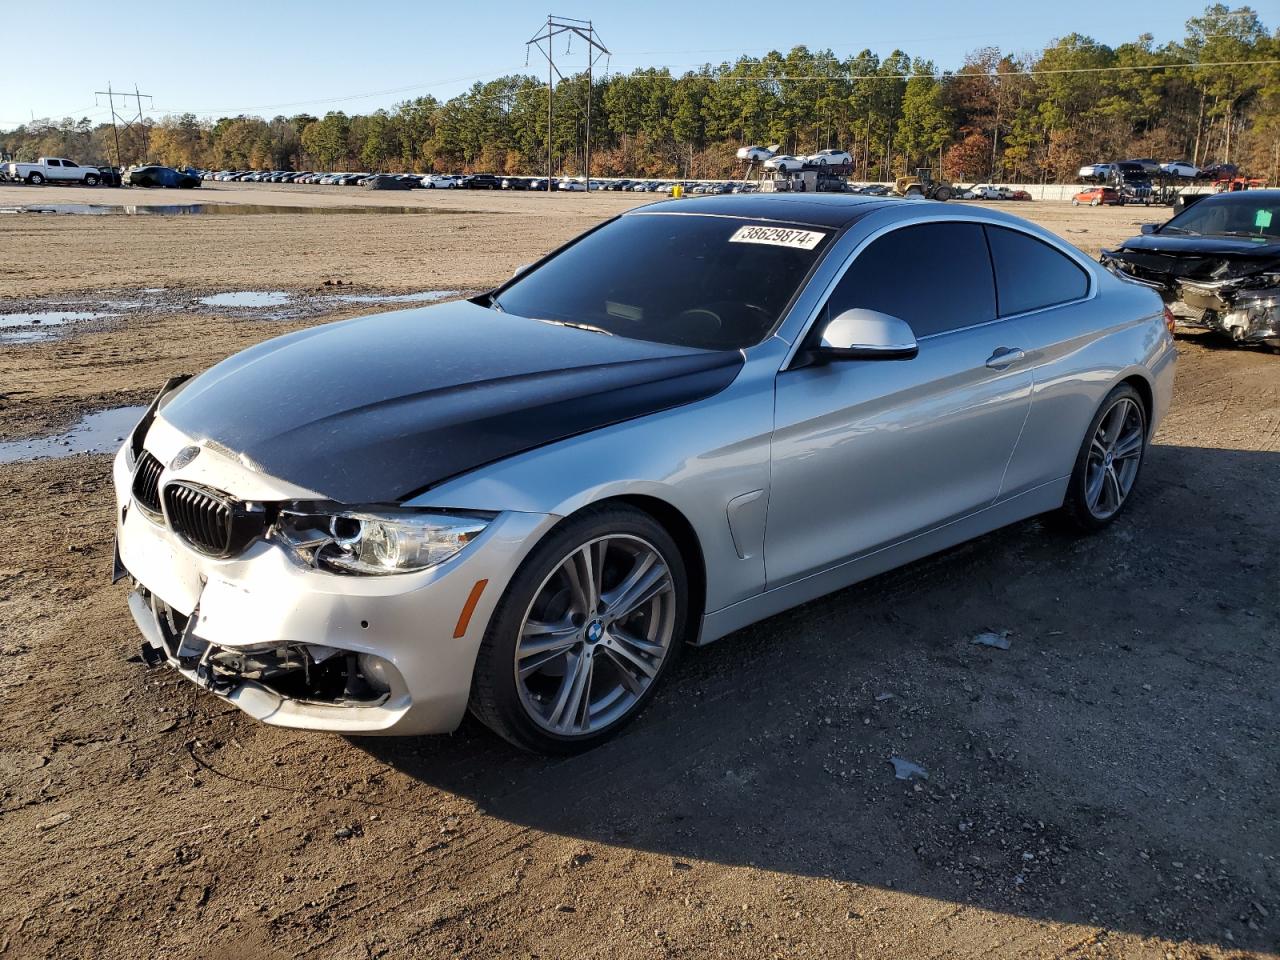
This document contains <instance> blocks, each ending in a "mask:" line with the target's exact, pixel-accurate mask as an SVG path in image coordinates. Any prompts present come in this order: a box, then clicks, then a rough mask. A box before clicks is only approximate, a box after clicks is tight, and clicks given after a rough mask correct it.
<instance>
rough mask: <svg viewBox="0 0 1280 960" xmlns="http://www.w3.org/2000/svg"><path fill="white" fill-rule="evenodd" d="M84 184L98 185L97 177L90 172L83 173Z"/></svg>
mask: <svg viewBox="0 0 1280 960" xmlns="http://www.w3.org/2000/svg"><path fill="white" fill-rule="evenodd" d="M84 185H85V186H86V187H96V186H97V185H98V178H97V177H96V176H94V175H93V174H92V173H89V174H85V178H84Z"/></svg>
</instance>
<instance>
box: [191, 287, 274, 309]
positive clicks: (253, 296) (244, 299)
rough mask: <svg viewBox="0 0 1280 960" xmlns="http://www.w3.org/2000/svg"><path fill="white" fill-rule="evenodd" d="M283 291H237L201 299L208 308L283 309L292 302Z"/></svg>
mask: <svg viewBox="0 0 1280 960" xmlns="http://www.w3.org/2000/svg"><path fill="white" fill-rule="evenodd" d="M290 299H291V298H290V296H289V294H287V293H285V292H284V291H283V290H237V291H235V292H234V293H215V294H214V295H213V296H211V297H201V298H200V302H201V303H203V304H204V305H205V306H206V307H249V308H252V307H282V306H284V305H285V304H286V303H288V302H289V300H290Z"/></svg>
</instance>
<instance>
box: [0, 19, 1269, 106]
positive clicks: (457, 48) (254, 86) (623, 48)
mask: <svg viewBox="0 0 1280 960" xmlns="http://www.w3.org/2000/svg"><path fill="white" fill-rule="evenodd" d="M6 6H9V7H10V9H8V10H6V11H5V14H4V16H3V18H0V39H2V40H3V42H2V43H0V129H4V128H11V127H14V126H16V125H17V124H19V123H23V122H26V121H29V120H30V119H31V118H32V115H33V114H34V116H35V117H37V118H40V117H53V118H61V117H64V116H74V117H76V118H77V119H78V118H79V117H81V116H88V117H90V118H91V119H92V120H94V121H98V120H105V119H107V118H108V114H107V110H106V106H105V104H106V98H104V97H97V98H96V101H97V104H98V105H95V96H94V91H95V90H101V89H105V88H106V86H107V83H108V81H110V82H111V83H112V84H113V86H114V87H116V88H117V89H122V88H123V89H128V90H130V91H132V90H133V86H134V84H135V83H136V84H137V85H138V87H139V89H141V91H142V92H143V93H150V94H152V95H153V96H154V98H155V99H154V101H153V106H151V107H150V108H149V112H150V113H151V114H153V115H155V116H160V115H163V114H166V113H184V112H192V113H195V114H197V115H199V116H202V117H204V116H209V117H216V116H222V115H227V114H236V113H250V114H259V115H262V116H266V117H271V116H273V115H275V114H279V113H282V114H293V113H299V112H303V111H305V112H308V113H316V114H320V113H323V112H324V111H326V110H345V111H346V112H348V113H360V112H368V111H371V110H375V109H377V108H378V107H389V106H391V105H392V104H394V103H397V102H399V101H401V100H405V99H408V98H410V97H414V96H419V95H422V94H432V95H434V96H436V97H438V98H440V99H442V100H443V99H446V98H447V97H449V96H452V95H454V94H457V93H460V92H462V91H464V90H465V89H466V88H467V87H468V86H469V85H470V84H471V82H472V81H473V80H479V79H489V78H492V77H496V76H500V75H502V74H505V73H513V72H521V71H524V70H525V41H526V40H528V39H529V38H530V37H532V36H533V35H534V34H535V33H536V32H537V30H538V26H539V21H540V20H541V19H544V18H545V17H546V14H547V12H548V10H546V9H542V8H536V7H534V6H532V5H530V4H527V3H516V2H509V0H469V2H466V3H457V2H439V3H430V2H426V3H424V2H414V3H388V4H379V5H378V6H380V7H382V9H383V11H385V12H383V13H366V12H364V10H365V8H366V4H364V3H359V2H351V0H344V2H329V0H316V2H301V3H280V2H272V0H266V2H253V3H248V2H242V0H229V2H223V3H211V4H210V3H155V2H149V0H109V2H106V3H103V2H101V0H92V2H89V0H56V2H54V3H52V4H50V3H34V4H32V3H23V4H18V3H17V2H16V0H14V2H10V3H8V4H6ZM368 6H372V5H368ZM1253 6H1254V8H1255V9H1257V10H1258V11H1259V12H1260V14H1261V16H1262V17H1263V19H1264V22H1265V23H1266V24H1267V26H1268V27H1269V28H1271V29H1274V28H1275V26H1276V21H1277V19H1280V17H1277V13H1280V11H1277V10H1276V9H1275V8H1274V7H1273V3H1272V2H1264V3H1255V4H1254V5H1253ZM1204 7H1205V0H1158V2H1152V3H1114V4H1104V5H1102V6H1097V5H1096V4H1088V3H1080V2H1078V0H1057V2H1048V0H988V2H984V3H978V4H957V3H948V2H944V0H897V2H893V3H888V4H886V3H883V2H878V3H859V2H847V0H826V2H822V3H815V4H812V5H806V4H805V3H803V2H799V0H790V2H782V3H779V2H761V0H701V2H696V0H695V2H688V0H682V2H676V0H649V2H643V3H636V2H628V3H606V2H599V0H596V2H591V0H569V2H568V3H567V4H566V5H563V6H561V5H557V6H555V7H553V8H552V10H551V12H554V13H556V14H558V15H563V16H568V17H580V18H592V19H593V20H594V21H595V25H596V29H597V30H598V31H599V32H600V37H601V39H602V40H603V41H604V42H605V44H606V45H607V46H608V47H609V49H610V50H611V51H612V54H613V56H612V58H611V61H610V65H611V66H612V68H613V69H614V70H615V71H621V72H626V71H629V70H631V69H632V68H634V67H637V66H664V65H665V66H670V67H671V68H672V70H673V71H674V72H677V73H679V72H682V71H684V70H686V69H691V68H693V67H695V66H697V65H699V64H701V63H704V62H708V61H710V62H713V63H714V62H719V61H721V60H724V59H732V58H733V57H735V56H736V55H738V54H748V55H753V56H758V55H760V54H763V53H766V52H767V51H769V50H771V49H778V50H782V51H786V50H787V49H789V48H790V47H792V46H794V45H796V44H806V45H808V46H809V47H810V48H812V49H823V48H828V47H829V48H831V49H833V50H834V51H835V52H836V54H837V55H839V56H847V55H849V54H851V53H856V52H858V51H859V50H862V49H864V48H868V47H869V48H870V49H871V50H873V51H875V52H876V53H878V54H880V55H881V56H883V55H885V54H887V53H889V52H891V51H892V50H893V49H894V48H895V47H898V48H901V49H902V50H905V51H906V52H907V53H909V54H911V55H912V56H922V57H927V58H930V59H932V60H933V61H935V63H936V64H937V65H938V67H939V69H948V68H952V67H956V66H959V65H960V63H961V62H962V61H963V58H964V55H965V53H966V52H967V51H969V50H972V49H974V48H975V47H980V46H985V45H997V46H999V47H1000V48H1001V49H1002V50H1008V51H1015V52H1016V51H1023V50H1034V49H1037V48H1039V47H1040V46H1042V45H1043V44H1045V43H1047V42H1049V41H1050V40H1052V39H1053V38H1055V37H1059V36H1064V35H1066V34H1068V33H1071V32H1072V31H1078V32H1081V33H1085V34H1087V35H1089V36H1092V37H1094V38H1095V39H1097V40H1100V41H1102V42H1104V43H1107V44H1111V45H1116V44H1119V43H1124V42H1125V41H1128V40H1132V39H1134V38H1136V37H1137V36H1139V35H1140V34H1142V33H1144V32H1150V33H1152V34H1154V35H1155V39H1156V42H1157V43H1161V42H1164V41H1166V40H1173V39H1179V38H1181V37H1182V36H1183V26H1184V23H1185V21H1186V19H1187V18H1188V17H1190V16H1195V15H1198V14H1199V13H1201V12H1202V11H1203V10H1204ZM133 10H138V11H146V12H145V13H142V14H141V15H137V16H135V15H134V14H133V13H131V11H133ZM563 51H564V42H563V38H562V39H561V42H560V43H559V44H558V46H557V48H556V55H557V58H558V62H559V58H560V56H561V54H562V53H563ZM535 58H537V59H535ZM539 59H540V58H538V55H537V54H536V53H535V54H534V58H531V59H530V61H529V68H528V69H529V71H530V72H533V73H536V74H539V75H540V74H542V73H543V71H544V70H545V62H538V60H539ZM582 59H583V47H582V45H581V44H578V43H575V44H574V48H573V51H572V54H571V55H570V56H566V57H564V59H563V65H562V67H561V69H562V70H564V71H565V72H566V73H568V72H569V69H570V68H572V67H574V66H575V65H576V64H580V63H581V62H582ZM601 65H602V66H603V63H602V64H601ZM143 106H144V108H148V102H147V101H146V100H144V101H143Z"/></svg>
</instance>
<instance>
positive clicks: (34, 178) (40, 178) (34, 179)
mask: <svg viewBox="0 0 1280 960" xmlns="http://www.w3.org/2000/svg"><path fill="white" fill-rule="evenodd" d="M27 183H29V184H31V185H32V186H36V187H38V186H39V185H40V184H42V183H44V174H40V173H30V174H27Z"/></svg>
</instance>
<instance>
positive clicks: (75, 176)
mask: <svg viewBox="0 0 1280 960" xmlns="http://www.w3.org/2000/svg"><path fill="white" fill-rule="evenodd" d="M83 172H84V171H82V170H81V169H80V167H79V166H77V165H76V164H75V163H74V162H73V161H71V160H63V161H62V171H61V172H60V173H59V174H58V179H59V180H79V179H80V177H81V176H82V175H83Z"/></svg>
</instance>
